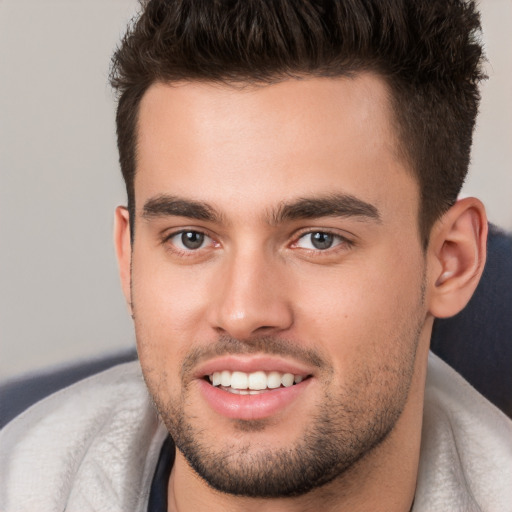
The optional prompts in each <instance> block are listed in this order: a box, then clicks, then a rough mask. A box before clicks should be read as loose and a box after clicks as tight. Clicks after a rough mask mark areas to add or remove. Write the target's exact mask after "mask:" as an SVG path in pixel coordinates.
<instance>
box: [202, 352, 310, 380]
mask: <svg viewBox="0 0 512 512" xmlns="http://www.w3.org/2000/svg"><path fill="white" fill-rule="evenodd" d="M223 370H229V371H231V372H235V371H239V372H244V373H253V372H257V371H264V372H279V373H293V375H301V376H303V377H306V376H308V375H311V374H312V371H311V369H310V368H307V366H306V365H304V364H301V363H300V362H298V361H289V360H286V359H283V358H280V357H276V356H266V355H228V356H222V357H216V358H214V359H210V360H208V361H206V362H204V363H202V364H200V365H199V366H198V367H197V369H196V371H195V372H194V377H195V378H198V379H202V378H203V377H205V376H206V375H211V374H212V373H214V372H221V371H223Z"/></svg>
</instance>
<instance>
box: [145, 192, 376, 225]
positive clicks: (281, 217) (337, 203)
mask: <svg viewBox="0 0 512 512" xmlns="http://www.w3.org/2000/svg"><path fill="white" fill-rule="evenodd" d="M142 216H143V217H144V218H145V219H151V218H154V217H167V216H175V217H187V218H189V219H197V220H202V221H209V222H221V221H222V215H221V214H220V213H219V212H218V211H217V210H216V209H215V208H213V207H212V206H210V205H209V204H208V203H205V202H202V201H195V200H193V199H184V198H181V197H176V196H170V195H160V196H157V197H153V198H151V199H148V201H146V203H145V204H144V207H143V211H142ZM318 217H356V218H357V219H360V220H363V221H364V220H372V221H375V222H378V223H380V222H381V217H380V214H379V211H378V209H377V208H376V207H375V206H374V205H373V204H370V203H367V202H366V201H363V200H361V199H358V198H357V197H354V196H352V195H350V194H332V195H329V196H321V197H303V198H299V199H297V200H296V201H292V202H289V203H286V202H285V203H282V204H281V205H280V206H278V207H277V208H276V209H275V210H274V211H271V213H270V215H268V223H269V224H270V225H277V224H280V223H282V222H286V221H292V220H300V219H313V218H318Z"/></svg>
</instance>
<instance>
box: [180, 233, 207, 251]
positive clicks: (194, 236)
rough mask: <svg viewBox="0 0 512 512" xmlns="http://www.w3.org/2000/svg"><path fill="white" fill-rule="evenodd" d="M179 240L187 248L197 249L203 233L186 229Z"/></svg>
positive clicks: (202, 239)
mask: <svg viewBox="0 0 512 512" xmlns="http://www.w3.org/2000/svg"><path fill="white" fill-rule="evenodd" d="M181 242H182V243H183V245H184V246H185V247H186V248H187V249H199V247H201V245H203V242H204V235H203V234H202V233H198V232H197V231H186V232H184V233H182V234H181Z"/></svg>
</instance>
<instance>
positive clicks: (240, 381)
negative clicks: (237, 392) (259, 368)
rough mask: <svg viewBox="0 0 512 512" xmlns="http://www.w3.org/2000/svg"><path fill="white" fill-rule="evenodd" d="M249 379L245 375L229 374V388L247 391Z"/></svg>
mask: <svg viewBox="0 0 512 512" xmlns="http://www.w3.org/2000/svg"><path fill="white" fill-rule="evenodd" d="M248 383H249V378H248V376H247V373H243V372H233V373H232V374H231V387H232V388H235V389H247V387H248V386H247V384H248Z"/></svg>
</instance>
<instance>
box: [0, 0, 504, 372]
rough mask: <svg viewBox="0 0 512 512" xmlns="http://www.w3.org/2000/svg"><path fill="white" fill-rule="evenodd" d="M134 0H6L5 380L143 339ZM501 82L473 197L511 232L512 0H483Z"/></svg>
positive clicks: (1, 239)
mask: <svg viewBox="0 0 512 512" xmlns="http://www.w3.org/2000/svg"><path fill="white" fill-rule="evenodd" d="M137 5H138V4H137V2H136V1H135V0H80V1H78V0H31V1H29V0H0V378H8V377H11V376H13V375H16V374H19V373H23V372H27V371H32V370H36V369H39V368H43V367H46V366H48V365H52V364H61V363H64V362H67V361H70V360H73V359H75V358H87V357H94V356H96V355H99V354H104V353H108V352H113V351H115V350H118V349H120V348H123V347H129V346H133V344H134V335H133V333H132V327H131V320H130V318H129V316H128V314H127V311H126V307H125V304H124V299H123V297H122V294H121V291H120V286H119V280H118V276H117V268H116V263H115V255H114V249H113V244H112V227H113V211H114V208H115V206H116V205H117V204H122V203H124V202H125V193H124V188H123V184H122V180H121V176H120V172H119V168H118V163H117V153H116V148H115V128H114V108H115V105H114V98H113V96H112V93H111V92H110V89H109V86H108V83H107V77H108V68H109V61H110V56H111V54H112V51H113V49H114V47H115V45H116V44H117V42H118V41H119V39H120V36H121V35H122V33H123V32H124V28H125V26H126V23H127V21H128V20H129V19H130V18H131V16H132V15H133V14H134V13H135V11H136V9H137ZM481 9H482V15H483V23H484V41H485V44H486V48H487V55H488V58H489V61H490V62H489V65H488V66H487V70H488V74H489V76H490V80H489V81H488V82H487V83H486V84H485V86H484V88H483V101H482V109H481V110H482V112H481V115H480V117H479V121H478V128H477V133H476V137H475V146H474V150H473V162H472V169H471V175H470V176H471V177H470V179H469V180H468V182H467V184H466V186H465V188H464V194H466V195H476V196H478V197H480V198H481V199H482V200H483V201H484V202H485V203H486V205H487V208H488V213H489V218H490V219H491V221H493V222H495V223H497V224H499V225H501V226H503V227H506V228H508V229H512V57H511V55H512V32H511V31H510V29H509V27H510V26H511V25H512V0H484V1H483V2H481Z"/></svg>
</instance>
